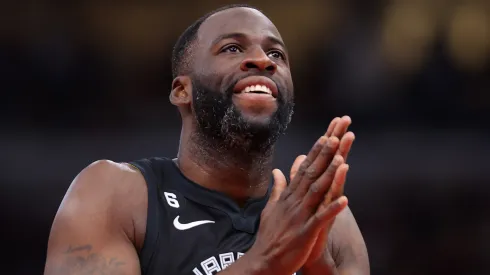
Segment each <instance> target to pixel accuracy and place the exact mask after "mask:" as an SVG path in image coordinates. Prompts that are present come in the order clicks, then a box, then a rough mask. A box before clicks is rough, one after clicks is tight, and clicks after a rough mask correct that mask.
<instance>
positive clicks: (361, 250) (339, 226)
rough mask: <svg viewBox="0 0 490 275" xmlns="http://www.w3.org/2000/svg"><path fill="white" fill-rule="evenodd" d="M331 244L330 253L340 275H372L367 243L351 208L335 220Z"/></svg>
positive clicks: (330, 238)
mask: <svg viewBox="0 0 490 275" xmlns="http://www.w3.org/2000/svg"><path fill="white" fill-rule="evenodd" d="M329 242H330V244H329V249H330V252H331V254H332V257H333V259H334V260H335V263H336V264H337V266H338V269H339V273H340V274H349V275H350V274H359V275H368V274H370V271H369V270H370V267H369V257H368V251H367V248H366V243H365V241H364V238H363V236H362V233H361V230H360V229H359V226H358V224H357V222H356V219H355V218H354V214H353V213H352V211H351V209H350V208H349V207H347V208H346V209H344V210H343V211H342V212H341V213H340V214H339V215H338V216H337V218H336V219H335V222H334V224H333V226H332V229H331V231H330V236H329Z"/></svg>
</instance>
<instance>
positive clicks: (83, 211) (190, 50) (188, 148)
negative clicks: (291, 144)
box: [45, 6, 369, 275]
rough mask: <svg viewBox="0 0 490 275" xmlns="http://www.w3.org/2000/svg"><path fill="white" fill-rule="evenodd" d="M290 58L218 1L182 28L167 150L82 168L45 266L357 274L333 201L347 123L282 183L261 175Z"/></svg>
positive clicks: (348, 222)
mask: <svg viewBox="0 0 490 275" xmlns="http://www.w3.org/2000/svg"><path fill="white" fill-rule="evenodd" d="M289 66H290V64H289V58H288V54H287V50H286V47H285V46H284V43H283V41H282V39H281V36H280V34H279V32H278V31H277V29H276V27H275V26H274V25H273V24H272V22H271V21H270V20H269V19H268V18H267V17H266V16H265V15H264V14H262V13H261V12H260V11H258V10H257V9H254V8H252V7H248V6H227V7H224V8H222V9H219V10H217V11H215V12H212V13H211V14H208V15H206V16H204V17H203V18H202V19H200V20H198V21H197V22H196V23H194V24H193V25H192V26H190V27H189V28H188V29H187V30H186V31H185V32H184V34H183V35H182V36H181V37H180V39H179V40H178V41H177V44H176V47H175V50H174V53H173V73H174V81H173V84H172V91H171V94H170V101H171V102H172V104H174V105H175V106H177V107H178V109H179V111H180V114H181V116H182V134H181V140H180V147H179V153H178V156H177V158H175V159H167V158H149V159H143V160H139V161H134V162H131V163H115V162H112V161H107V160H101V161H97V162H95V163H93V164H91V165H90V166H88V167H87V168H85V169H84V170H83V171H82V172H81V173H80V174H79V175H78V176H77V177H76V178H75V179H74V181H73V183H72V184H71V186H70V188H69V189H68V191H67V193H66V196H65V198H64V199H63V202H62V203H61V206H60V208H59V210H58V213H57V215H56V217H55V220H54V223H53V226H52V229H51V234H50V238H49V244H48V255H47V262H46V267H45V274H46V275H62V274H63V275H79V274H106V275H116V274H117V275H136V274H144V275H163V274H165V275H174V274H175V275H177V274H195V275H207V274H217V273H218V274H221V275H227V274H237V275H239V274H251V275H252V274H254V275H255V274H260V275H261V274H278V275H291V274H303V275H309V274H310V275H311V274H316V275H319V274H322V275H327V274H344V275H347V274H349V275H354V274H356V275H357V274H360V275H365V274H369V264H368V256H367V251H366V246H365V244H364V241H363V238H362V236H361V233H360V231H359V228H358V226H357V224H356V222H355V220H354V217H353V215H352V213H351V212H350V210H349V209H348V208H347V198H346V197H345V196H343V185H344V182H345V177H346V173H347V170H348V165H347V164H346V163H345V158H346V156H347V154H348V152H349V150H350V147H351V145H352V142H353V140H354V135H353V133H351V132H347V128H348V126H349V124H350V123H351V121H350V118H349V117H343V118H336V119H334V120H333V121H332V123H331V124H330V126H329V127H328V130H327V132H326V134H325V135H324V136H322V137H320V138H319V140H318V141H317V142H316V143H315V144H314V145H313V147H312V149H311V151H310V152H309V153H308V155H307V156H300V157H298V158H297V159H296V161H295V162H294V163H293V165H292V169H291V172H290V177H291V178H292V180H291V182H290V183H289V184H286V178H285V176H284V175H283V173H282V172H281V171H279V170H277V169H276V170H274V171H272V154H273V151H274V150H273V149H274V144H275V142H276V140H277V139H278V137H279V136H280V135H281V134H283V133H284V131H285V130H286V126H287V125H288V123H289V122H290V118H291V115H292V110H293V83H292V80H291V74H290V67H289ZM271 171H272V172H273V173H272V174H273V184H271V174H270V173H271Z"/></svg>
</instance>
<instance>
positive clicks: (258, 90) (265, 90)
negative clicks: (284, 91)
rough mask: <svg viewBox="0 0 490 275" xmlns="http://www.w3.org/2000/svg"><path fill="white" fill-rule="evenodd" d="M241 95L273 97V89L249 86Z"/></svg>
mask: <svg viewBox="0 0 490 275" xmlns="http://www.w3.org/2000/svg"><path fill="white" fill-rule="evenodd" d="M239 93H253V94H265V95H271V96H272V91H271V89H269V88H268V87H267V86H265V85H250V86H247V87H246V88H245V89H243V90H241V91H240V92H239Z"/></svg>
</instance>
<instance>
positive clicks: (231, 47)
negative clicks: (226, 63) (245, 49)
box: [221, 45, 242, 53]
mask: <svg viewBox="0 0 490 275" xmlns="http://www.w3.org/2000/svg"><path fill="white" fill-rule="evenodd" d="M221 52H222V53H225V52H229V53H238V52H242V49H240V47H238V46H237V45H228V46H226V47H224V48H223V49H222V50H221Z"/></svg>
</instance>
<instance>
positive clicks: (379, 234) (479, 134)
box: [0, 0, 490, 275]
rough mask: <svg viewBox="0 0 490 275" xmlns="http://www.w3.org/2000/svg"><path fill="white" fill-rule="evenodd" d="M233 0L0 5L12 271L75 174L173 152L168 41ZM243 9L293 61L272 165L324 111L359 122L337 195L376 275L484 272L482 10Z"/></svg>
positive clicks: (288, 155) (34, 258)
mask: <svg viewBox="0 0 490 275" xmlns="http://www.w3.org/2000/svg"><path fill="white" fill-rule="evenodd" d="M228 3H229V1H221V2H216V1H201V2H199V4H198V1H184V2H182V1H181V2H178V3H166V2H165V1H161V3H158V2H151V1H142V2H137V3H136V2H134V3H130V2H125V1H123V2H121V3H120V4H119V5H116V4H106V3H105V2H104V3H101V2H98V1H84V2H73V3H72V4H68V3H65V2H59V1H51V2H50V1H41V2H39V1H32V2H29V1H20V2H14V1H11V2H10V3H5V4H3V3H2V4H0V17H1V18H3V19H5V24H4V25H3V26H1V27H0V71H1V76H0V79H1V82H0V83H1V84H0V85H1V88H0V89H1V90H2V100H1V101H0V122H1V125H2V129H3V131H2V132H1V134H0V150H2V152H3V154H2V158H0V160H1V164H2V165H1V166H2V172H1V173H0V182H1V183H2V184H1V187H0V188H1V189H0V196H1V200H0V206H2V208H3V209H4V211H3V213H2V215H3V217H2V218H3V219H4V220H8V223H7V224H8V226H4V227H5V228H4V230H6V233H5V234H3V236H4V237H6V240H5V243H6V244H8V246H7V250H11V251H12V252H11V255H12V259H11V261H10V263H11V264H10V267H11V268H12V271H13V273H9V274H40V272H41V271H40V270H42V267H43V264H44V259H45V258H44V257H45V249H46V243H47V238H48V234H49V227H50V224H51V222H52V219H53V217H54V214H55V213H56V209H57V207H58V206H59V203H60V202H61V199H62V197H63V195H64V192H65V191H66V189H67V188H68V185H69V184H70V182H71V180H72V179H73V177H75V176H76V174H77V173H78V172H79V171H80V170H81V169H83V167H84V166H86V165H88V164H89V163H90V162H92V161H95V160H96V159H100V158H105V159H113V160H115V161H128V160H132V159H135V158H141V157H148V156H155V155H159V156H162V155H164V156H173V155H175V153H176V148H177V145H178V135H179V127H180V120H179V116H178V113H177V111H176V109H175V108H174V107H173V106H171V105H170V103H169V102H168V94H169V91H170V85H171V81H172V79H171V71H170V69H171V67H170V54H171V50H172V47H173V44H174V42H175V40H176V39H177V37H178V36H179V34H180V33H181V32H182V31H183V30H184V29H185V28H186V27H187V26H188V25H190V24H191V23H192V22H193V21H194V20H195V19H197V18H198V17H199V16H201V15H203V14H204V13H206V12H208V11H210V10H212V9H214V8H217V7H219V6H221V4H228ZM248 3H250V4H252V5H254V4H256V6H257V7H259V8H260V9H262V10H263V11H264V13H265V14H266V15H268V16H270V18H271V19H272V21H273V22H274V23H275V24H276V26H277V27H278V29H279V31H280V32H281V34H282V35H283V38H284V40H285V42H286V44H287V46H288V48H289V52H290V56H291V59H292V61H291V62H292V73H293V80H294V84H295V92H296V109H295V115H294V117H293V122H292V125H291V127H290V130H289V133H288V135H286V136H285V137H284V138H283V139H282V140H281V141H280V142H279V145H278V150H277V155H278V160H277V165H278V167H280V168H282V169H284V170H287V169H288V166H289V165H290V164H291V163H292V161H293V160H294V157H295V156H296V155H298V154H301V153H304V152H305V151H306V150H307V149H308V148H309V147H310V146H311V144H312V143H313V141H314V140H316V137H317V136H319V135H321V134H322V132H323V131H324V130H325V128H326V127H327V126H328V124H329V122H330V120H331V119H332V118H333V117H334V116H339V115H344V114H348V115H350V116H351V117H352V119H353V121H354V124H353V131H354V132H355V133H356V136H357V139H356V142H355V145H354V148H353V153H352V156H351V158H350V160H349V161H350V162H352V167H351V168H352V169H351V171H350V172H349V173H350V174H349V180H348V183H347V184H348V187H347V195H348V196H349V197H350V202H351V208H352V210H353V212H354V214H355V216H356V218H357V220H358V223H359V225H360V227H361V230H362V231H363V233H364V236H365V238H366V242H367V245H368V250H369V252H370V257H371V265H372V274H376V275H378V274H379V275H383V274H476V275H479V274H489V273H490V269H489V267H488V266H487V265H486V264H485V263H486V262H488V260H490V256H489V253H488V252H487V248H488V247H490V237H489V236H490V219H488V218H487V216H488V215H486V213H485V212H486V211H485V210H486V209H489V207H490V203H489V200H488V199H486V198H487V197H488V195H490V188H489V187H488V185H487V184H486V183H487V182H488V181H489V180H490V171H489V169H487V166H488V165H487V162H488V161H487V156H489V155H490V142H489V140H490V139H489V138H490V136H489V130H490V123H488V121H489V119H490V4H489V3H490V2H488V1H484V0H482V1H477V0H474V1H436V0H433V1H415V0H414V1H388V0H385V1H383V0H377V1H360V0H356V1H355V0H352V1H319V0H318V1H315V0H308V1H303V3H302V4H299V2H295V1H281V2H277V1H276V2H274V1H265V2H264V1H255V2H254V1H248ZM2 6H3V7H2ZM17 272H18V273H17ZM0 273H1V272H0Z"/></svg>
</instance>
